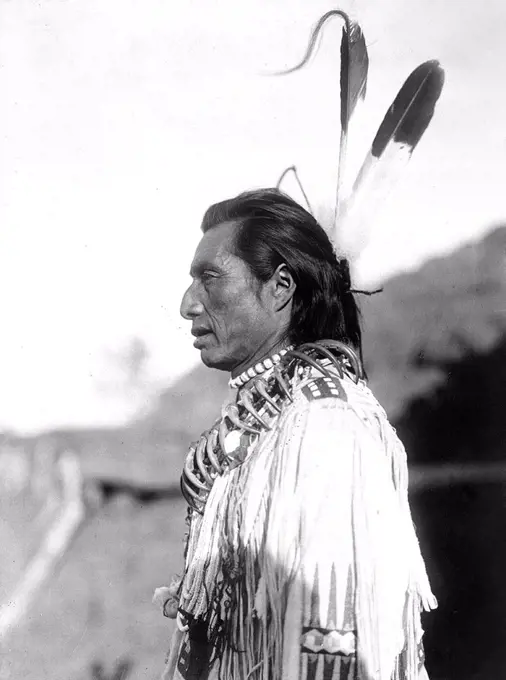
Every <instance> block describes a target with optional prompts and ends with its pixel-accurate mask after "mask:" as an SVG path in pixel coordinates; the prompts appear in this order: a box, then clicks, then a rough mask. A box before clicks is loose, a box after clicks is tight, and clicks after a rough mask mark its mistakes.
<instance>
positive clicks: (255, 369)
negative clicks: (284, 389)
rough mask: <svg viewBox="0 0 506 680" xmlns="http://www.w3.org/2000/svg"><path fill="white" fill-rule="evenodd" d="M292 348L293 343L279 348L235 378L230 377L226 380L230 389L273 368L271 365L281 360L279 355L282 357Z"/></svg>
mask: <svg viewBox="0 0 506 680" xmlns="http://www.w3.org/2000/svg"><path fill="white" fill-rule="evenodd" d="M292 349H293V345H290V346H289V347H286V348H285V349H282V350H280V352H278V353H276V354H274V355H273V356H272V357H267V358H266V359H263V360H262V361H260V362H259V363H258V364H255V366H250V367H249V368H247V369H246V370H245V371H243V372H242V373H241V374H240V375H238V376H237V378H231V379H230V380H229V381H228V384H229V386H230V387H231V388H232V389H236V388H237V387H241V386H242V385H244V384H245V383H247V382H248V381H249V380H251V379H252V378H254V377H255V376H256V375H260V374H261V373H263V372H264V371H268V370H269V369H271V368H273V366H275V365H276V364H278V363H279V362H280V361H281V357H283V356H284V355H285V354H286V353H287V352H290V351H291V350H292Z"/></svg>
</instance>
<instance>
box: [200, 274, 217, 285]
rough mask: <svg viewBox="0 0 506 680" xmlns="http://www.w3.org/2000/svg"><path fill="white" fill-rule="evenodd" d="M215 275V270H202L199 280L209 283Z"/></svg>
mask: <svg viewBox="0 0 506 680" xmlns="http://www.w3.org/2000/svg"><path fill="white" fill-rule="evenodd" d="M217 276H218V275H217V274H216V273H215V272H202V274H201V276H200V280H201V281H202V283H210V282H211V281H212V280H213V279H216V278H217Z"/></svg>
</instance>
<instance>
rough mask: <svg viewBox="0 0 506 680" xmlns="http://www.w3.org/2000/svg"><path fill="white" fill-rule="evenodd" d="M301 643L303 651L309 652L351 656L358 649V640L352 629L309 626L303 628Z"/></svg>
mask: <svg viewBox="0 0 506 680" xmlns="http://www.w3.org/2000/svg"><path fill="white" fill-rule="evenodd" d="M300 644H301V648H302V651H303V652H306V653H309V654H331V655H334V656H336V655H338V654H339V655H341V656H350V655H351V654H354V653H355V651H356V646H357V640H356V636H355V633H353V632H352V631H338V630H329V629H327V628H316V627H313V628H311V627H309V628H303V629H302V636H301V639H300Z"/></svg>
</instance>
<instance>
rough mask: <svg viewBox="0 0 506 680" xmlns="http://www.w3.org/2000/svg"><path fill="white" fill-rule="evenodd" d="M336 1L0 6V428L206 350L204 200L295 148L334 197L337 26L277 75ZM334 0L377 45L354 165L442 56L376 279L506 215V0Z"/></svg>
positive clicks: (5, 2)
mask: <svg viewBox="0 0 506 680" xmlns="http://www.w3.org/2000/svg"><path fill="white" fill-rule="evenodd" d="M334 7H335V5H333V4H332V3H330V2H324V1H322V0H312V2H307V0H305V1H303V0H241V2H240V3H239V2H237V0H184V2H183V1H182V0H172V2H170V1H169V0H163V1H162V0H40V1H39V2H34V1H33V0H16V1H15V2H14V0H0V102H1V105H0V291H1V292H0V315H1V318H2V329H1V334H0V428H4V429H13V430H15V431H19V432H36V431H39V430H44V429H47V428H51V427H62V426H64V427H66V426H71V427H77V426H83V425H114V424H118V423H123V422H125V421H126V420H127V419H128V418H130V417H132V416H133V414H135V413H138V412H139V409H140V410H143V409H144V410H146V409H148V408H149V405H150V404H151V403H152V398H153V395H155V394H156V393H157V391H158V390H159V389H161V388H162V387H164V386H167V385H170V384H171V383H172V382H173V381H175V380H177V379H178V378H179V377H181V376H182V375H184V373H185V372H186V371H187V370H189V369H190V368H191V367H192V366H193V365H195V364H196V363H197V362H198V360H199V359H198V353H197V352H196V350H194V349H193V347H192V342H191V339H190V336H189V328H187V324H186V323H185V322H184V321H183V320H182V319H181V318H180V317H179V301H180V298H181V296H182V294H183V292H184V290H185V288H186V286H187V285H188V282H189V279H188V269H189V264H190V261H191V257H192V254H193V251H194V249H195V247H196V245H197V243H198V240H199V224H200V220H201V217H202V214H203V212H204V210H205V209H206V208H207V206H208V205H209V204H210V203H213V202H215V201H217V200H221V199H223V198H226V197H228V196H232V195H234V194H236V193H238V192H239V191H242V190H244V189H247V188H252V187H258V186H272V185H274V184H275V183H276V180H277V178H278V176H279V174H280V173H281V171H282V170H283V169H284V168H285V167H286V166H288V165H291V164H293V163H295V164H296V165H297V167H298V169H299V172H300V175H301V177H302V180H303V182H304V185H305V187H306V190H307V192H308V193H309V195H310V197H311V201H312V203H313V204H314V205H316V206H318V207H319V208H322V209H328V208H329V206H330V207H332V200H333V195H334V186H335V179H336V167H337V163H336V159H337V150H338V143H339V114H338V97H339V89H338V82H339V61H338V54H339V39H340V26H339V24H338V23H337V22H336V23H335V24H330V25H329V27H328V30H326V32H325V35H324V38H323V40H322V43H321V47H320V51H319V53H318V55H317V57H316V58H315V60H314V61H313V62H312V64H311V65H310V66H309V67H308V68H306V69H305V70H304V71H301V72H299V73H297V74H294V75H291V76H286V77H283V78H280V77H274V76H272V73H273V72H274V71H277V70H280V69H284V68H287V67H288V66H291V65H293V64H294V63H296V62H297V60H298V59H299V58H300V57H301V55H302V54H303V52H304V48H305V45H306V42H307V39H308V36H309V32H310V30H311V27H312V26H313V25H314V23H315V22H316V20H317V19H318V18H319V16H320V15H321V14H322V13H323V12H325V11H327V10H329V9H332V8H334ZM340 7H341V8H342V9H345V10H347V11H351V13H352V15H353V16H354V17H355V18H357V19H358V20H359V21H360V23H361V25H362V27H363V29H364V33H365V35H366V40H367V43H368V49H369V57H370V71H369V84H368V94H367V98H366V101H365V103H364V105H363V106H362V110H361V111H360V114H359V115H358V116H357V120H356V122H355V126H354V129H353V130H352V133H353V135H352V139H351V141H350V144H351V151H350V159H351V164H350V167H351V168H353V167H355V166H356V167H357V168H358V165H359V162H360V159H361V158H362V157H363V156H364V154H365V152H366V150H367V147H368V145H369V144H370V141H371V140H372V137H373V136H374V133H375V131H376V129H377V127H378V126H379V123H380V122H381V119H382V117H383V115H384V113H385V111H386V109H387V107H388V106H389V104H390V103H391V102H392V100H393V98H394V97H395V94H396V92H397V90H398V89H399V87H400V85H401V84H402V82H403V81H404V80H405V78H406V77H407V76H408V74H409V73H410V71H411V70H412V69H413V68H414V67H416V66H417V65H418V64H419V63H421V62H423V61H425V60H427V59H434V58H435V59H439V61H440V62H441V64H442V65H443V67H444V68H445V71H446V83H445V88H444V91H443V95H442V97H441V100H440V102H439V104H438V107H437V109H436V114H435V117H434V119H433V121H432V123H431V125H430V127H429V130H428V132H427V133H426V135H425V137H424V138H423V139H422V141H421V143H420V145H419V147H417V149H416V150H415V153H414V155H413V158H412V160H411V162H410V165H409V166H408V168H407V169H406V171H405V173H404V176H403V177H402V180H401V182H400V183H399V185H398V186H397V187H396V188H395V191H394V192H393V193H392V194H391V196H390V197H389V200H388V202H387V203H386V204H385V207H384V209H383V210H382V212H381V214H379V215H378V219H377V222H376V223H375V224H374V228H373V229H372V232H371V237H370V240H369V244H368V247H367V249H366V251H365V252H364V253H363V255H362V257H361V259H360V261H359V262H358V263H357V265H356V278H357V281H358V282H360V283H361V284H362V285H367V284H368V283H369V284H371V285H372V284H373V283H374V282H377V281H379V280H382V279H384V278H385V277H388V276H390V275H392V274H395V273H397V272H400V271H403V270H406V269H412V268H415V267H417V266H418V265H419V264H421V263H422V262H423V261H424V260H425V259H427V258H428V257H431V256H433V255H436V254H442V253H445V252H449V251H451V250H452V249H454V248H456V247H458V246H459V245H460V244H462V243H466V242H468V241H470V240H473V239H477V238H479V237H480V236H481V235H483V234H484V233H485V232H486V231H487V230H489V229H491V228H493V227H494V226H496V225H498V224H501V223H504V222H506V200H505V198H504V178H505V177H506V125H505V123H504V121H505V120H506V111H505V108H506V106H505V103H506V90H505V88H504V83H505V82H506V43H505V42H504V40H503V34H504V26H505V25H506V5H505V4H504V3H503V2H502V0H483V2H481V3H471V2H465V1H464V0H459V1H457V0H356V1H354V2H353V1H351V0H348V1H345V0H343V2H342V3H341V5H340ZM139 347H140V348H141V350H142V351H141V352H140V356H141V359H142V358H143V357H145V359H146V360H145V361H140V360H139V361H138V362H137V364H136V363H135V361H133V363H132V356H134V357H135V356H137V357H138V356H139V354H136V353H135V348H137V349H138V348H139ZM132 365H134V368H135V367H136V368H137V370H133V369H132ZM130 369H132V370H130Z"/></svg>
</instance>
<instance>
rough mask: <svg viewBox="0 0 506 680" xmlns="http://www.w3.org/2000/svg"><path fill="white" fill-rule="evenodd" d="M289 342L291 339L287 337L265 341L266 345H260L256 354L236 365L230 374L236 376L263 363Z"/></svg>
mask: <svg viewBox="0 0 506 680" xmlns="http://www.w3.org/2000/svg"><path fill="white" fill-rule="evenodd" d="M289 344H290V340H289V339H288V338H286V337H283V338H279V339H277V340H275V341H274V342H270V343H265V345H262V347H260V348H259V349H258V350H257V351H256V352H255V354H253V356H251V357H249V358H248V359H246V360H245V361H243V362H241V363H240V364H239V365H238V366H236V367H235V368H234V369H233V370H232V372H231V374H230V375H231V377H232V378H236V377H237V376H238V375H241V373H244V371H247V370H248V369H249V368H251V367H252V366H256V365H257V364H258V363H262V362H263V361H264V360H265V359H268V358H269V357H272V356H273V355H274V354H277V353H279V352H280V351H281V350H282V349H284V348H286V347H287V346H288V345H289Z"/></svg>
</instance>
